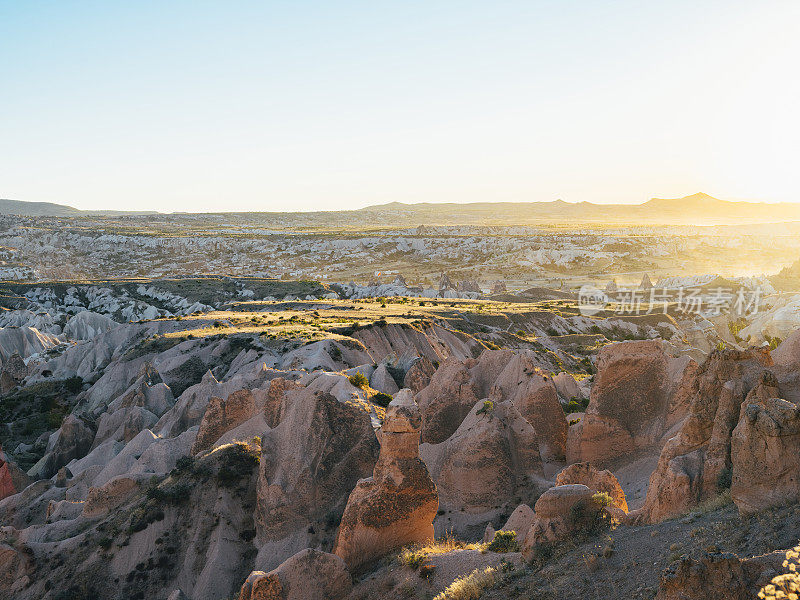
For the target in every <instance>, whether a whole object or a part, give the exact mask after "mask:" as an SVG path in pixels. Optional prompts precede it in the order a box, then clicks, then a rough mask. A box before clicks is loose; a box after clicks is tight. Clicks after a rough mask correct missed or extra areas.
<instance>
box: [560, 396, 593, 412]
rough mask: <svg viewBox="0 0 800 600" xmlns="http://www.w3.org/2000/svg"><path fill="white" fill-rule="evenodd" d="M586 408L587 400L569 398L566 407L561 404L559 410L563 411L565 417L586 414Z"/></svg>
mask: <svg viewBox="0 0 800 600" xmlns="http://www.w3.org/2000/svg"><path fill="white" fill-rule="evenodd" d="M588 406H589V399H588V398H570V401H569V402H568V403H567V404H566V405H563V404H562V405H561V408H562V409H564V414H565V415H569V414H572V413H577V412H586V408H587V407H588Z"/></svg>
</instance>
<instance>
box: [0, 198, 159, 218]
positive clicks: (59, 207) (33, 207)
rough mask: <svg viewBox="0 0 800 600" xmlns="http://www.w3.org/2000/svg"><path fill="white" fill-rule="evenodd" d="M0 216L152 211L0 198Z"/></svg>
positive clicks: (88, 214)
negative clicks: (104, 208) (97, 208)
mask: <svg viewBox="0 0 800 600" xmlns="http://www.w3.org/2000/svg"><path fill="white" fill-rule="evenodd" d="M0 214H2V215H21V216H24V217H80V216H92V215H98V216H114V215H152V214H158V213H156V212H154V211H126V210H79V209H77V208H73V207H72V206H67V205H65V204H54V203H52V202H26V201H24V200H7V199H3V198H0Z"/></svg>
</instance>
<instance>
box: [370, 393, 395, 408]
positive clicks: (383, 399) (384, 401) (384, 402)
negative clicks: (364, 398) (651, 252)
mask: <svg viewBox="0 0 800 600" xmlns="http://www.w3.org/2000/svg"><path fill="white" fill-rule="evenodd" d="M391 401H392V397H391V396H390V395H389V394H384V393H383V392H378V393H377V394H375V395H374V396H373V397H372V403H373V404H377V405H378V406H382V407H383V408H386V407H387V406H389V403H390V402H391Z"/></svg>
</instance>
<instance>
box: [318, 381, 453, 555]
mask: <svg viewBox="0 0 800 600" xmlns="http://www.w3.org/2000/svg"><path fill="white" fill-rule="evenodd" d="M421 422H422V419H421V417H420V413H419V408H418V407H417V405H416V403H415V402H414V399H413V398H412V396H411V391H410V390H402V391H400V392H399V393H398V394H397V396H396V397H395V398H394V400H392V402H391V403H390V404H389V407H388V408H387V409H386V417H385V419H384V421H383V426H382V427H381V451H380V457H379V458H378V462H377V463H375V470H374V471H373V475H372V477H370V478H368V479H363V480H361V481H359V482H358V484H357V485H356V487H355V489H354V490H353V492H352V493H351V494H350V498H349V499H348V501H347V507H346V508H345V511H344V515H343V516H342V522H341V525H340V527H339V534H338V537H337V540H336V546H335V548H334V554H336V555H337V556H340V557H341V558H342V559H343V560H344V561H345V563H347V566H348V567H349V568H350V569H351V570H354V569H357V568H358V567H360V566H362V565H363V564H365V563H368V562H370V561H372V560H375V559H376V558H380V557H381V556H384V555H385V554H386V553H388V552H390V551H391V550H394V549H397V548H400V547H402V546H405V545H407V544H412V543H423V542H426V541H429V540H432V539H433V534H434V529H433V519H434V517H435V516H436V510H437V509H438V507H439V502H438V497H437V494H436V486H435V485H434V484H433V481H432V480H431V477H430V475H429V473H428V469H427V468H426V466H425V463H423V462H422V460H420V458H419V437H420V425H421Z"/></svg>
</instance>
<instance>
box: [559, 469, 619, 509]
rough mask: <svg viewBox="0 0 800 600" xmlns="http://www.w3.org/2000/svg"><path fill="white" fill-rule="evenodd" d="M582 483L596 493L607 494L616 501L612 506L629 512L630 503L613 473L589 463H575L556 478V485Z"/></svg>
mask: <svg viewBox="0 0 800 600" xmlns="http://www.w3.org/2000/svg"><path fill="white" fill-rule="evenodd" d="M570 483H581V484H583V485H585V486H586V487H588V488H589V489H590V490H593V491H595V492H606V493H607V494H608V495H609V496H611V499H612V500H613V501H614V504H613V505H612V506H615V507H616V508H619V509H620V510H622V511H624V512H628V502H627V501H626V500H625V492H623V491H622V487H621V486H620V485H619V481H617V478H616V477H614V474H613V473H611V471H608V470H604V471H601V470H599V469H597V468H596V467H594V466H592V465H591V464H589V463H575V464H573V465H570V466H568V467H567V468H566V469H564V470H563V471H561V473H559V474H558V476H557V477H556V485H567V484H570Z"/></svg>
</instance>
